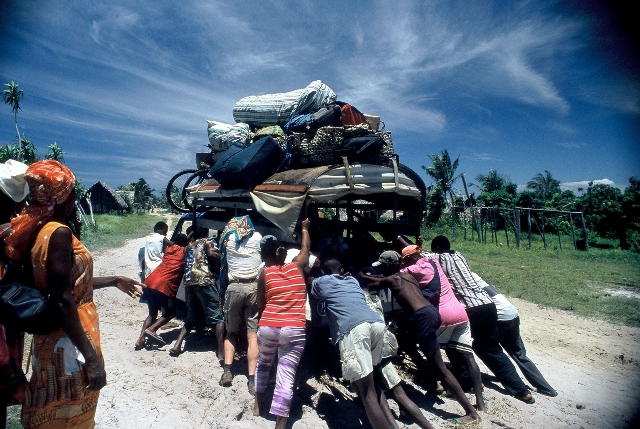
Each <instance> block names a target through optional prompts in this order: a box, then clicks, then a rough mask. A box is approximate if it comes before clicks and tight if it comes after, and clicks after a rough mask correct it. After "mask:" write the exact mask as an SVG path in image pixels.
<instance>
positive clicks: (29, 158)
mask: <svg viewBox="0 0 640 429" xmlns="http://www.w3.org/2000/svg"><path fill="white" fill-rule="evenodd" d="M19 150H20V161H22V162H24V163H25V164H27V165H29V164H33V163H34V162H36V161H37V160H38V152H37V150H36V147H35V146H34V145H33V143H32V142H31V140H29V139H28V138H27V136H26V135H25V134H23V135H22V138H21V139H20V145H19Z"/></svg>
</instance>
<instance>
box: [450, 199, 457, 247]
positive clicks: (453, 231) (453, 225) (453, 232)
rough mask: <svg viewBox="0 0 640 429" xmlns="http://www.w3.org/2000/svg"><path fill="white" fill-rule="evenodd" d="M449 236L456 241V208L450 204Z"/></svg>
mask: <svg viewBox="0 0 640 429" xmlns="http://www.w3.org/2000/svg"><path fill="white" fill-rule="evenodd" d="M451 236H452V237H453V241H456V208H455V206H451Z"/></svg>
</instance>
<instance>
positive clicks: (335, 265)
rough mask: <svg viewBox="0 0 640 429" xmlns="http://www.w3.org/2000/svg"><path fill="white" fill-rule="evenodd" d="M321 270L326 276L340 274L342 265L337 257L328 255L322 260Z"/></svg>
mask: <svg viewBox="0 0 640 429" xmlns="http://www.w3.org/2000/svg"><path fill="white" fill-rule="evenodd" d="M320 268H321V269H322V272H323V273H324V274H340V270H341V269H342V263H341V262H340V259H338V257H337V256H335V255H327V256H325V257H323V258H322V263H321V264H320Z"/></svg>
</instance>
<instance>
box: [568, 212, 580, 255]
mask: <svg viewBox="0 0 640 429" xmlns="http://www.w3.org/2000/svg"><path fill="white" fill-rule="evenodd" d="M569 223H570V224H571V237H572V238H573V250H578V243H576V230H575V229H574V227H573V226H574V225H573V216H572V215H571V212H569Z"/></svg>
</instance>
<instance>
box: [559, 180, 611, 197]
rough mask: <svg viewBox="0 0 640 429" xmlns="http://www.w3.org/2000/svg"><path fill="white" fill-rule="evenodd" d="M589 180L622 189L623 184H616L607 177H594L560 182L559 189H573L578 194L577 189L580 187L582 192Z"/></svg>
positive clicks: (596, 183)
mask: <svg viewBox="0 0 640 429" xmlns="http://www.w3.org/2000/svg"><path fill="white" fill-rule="evenodd" d="M589 182H592V183H593V184H594V185H609V186H613V187H614V188H619V189H624V186H622V185H617V184H616V183H615V182H614V181H613V180H609V179H606V178H605V179H595V180H582V181H579V182H564V183H560V189H562V190H563V191H573V192H575V193H576V194H579V193H580V191H578V189H582V190H583V192H584V191H586V190H587V188H588V187H589Z"/></svg>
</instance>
